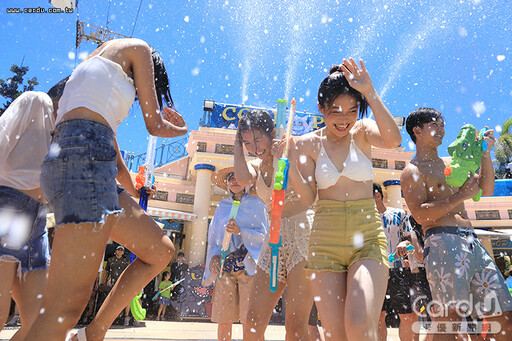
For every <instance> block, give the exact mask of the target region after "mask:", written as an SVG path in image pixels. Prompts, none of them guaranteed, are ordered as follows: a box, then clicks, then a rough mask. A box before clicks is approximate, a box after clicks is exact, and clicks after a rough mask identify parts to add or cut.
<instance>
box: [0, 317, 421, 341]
mask: <svg viewBox="0 0 512 341" xmlns="http://www.w3.org/2000/svg"><path fill="white" fill-rule="evenodd" d="M17 329H18V328H12V327H11V328H8V327H7V328H4V330H3V331H1V332H0V340H1V341H4V340H9V339H10V338H11V337H12V336H13V335H14V333H15V332H16V330H17ZM421 339H423V337H422V338H421ZM105 340H106V341H114V340H130V341H148V340H152V341H171V340H195V341H213V340H217V324H215V323H209V322H165V321H145V322H144V323H143V324H141V325H140V326H138V327H131V326H130V327H122V326H113V327H112V328H111V329H110V330H109V331H108V332H107V336H106V338H105ZM233 340H242V326H241V325H240V324H235V325H233ZM265 340H269V341H274V340H284V326H280V325H269V326H268V327H267V331H266V333H265ZM388 340H393V341H398V340H399V338H398V329H394V328H388Z"/></svg>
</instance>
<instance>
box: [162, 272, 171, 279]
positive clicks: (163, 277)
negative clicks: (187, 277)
mask: <svg viewBox="0 0 512 341" xmlns="http://www.w3.org/2000/svg"><path fill="white" fill-rule="evenodd" d="M167 275H170V273H169V271H164V272H162V279H165V277H167Z"/></svg>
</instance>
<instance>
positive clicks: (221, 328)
mask: <svg viewBox="0 0 512 341" xmlns="http://www.w3.org/2000/svg"><path fill="white" fill-rule="evenodd" d="M232 326H233V324H232V323H219V324H218V326H217V340H219V341H231V332H232V331H231V330H232Z"/></svg>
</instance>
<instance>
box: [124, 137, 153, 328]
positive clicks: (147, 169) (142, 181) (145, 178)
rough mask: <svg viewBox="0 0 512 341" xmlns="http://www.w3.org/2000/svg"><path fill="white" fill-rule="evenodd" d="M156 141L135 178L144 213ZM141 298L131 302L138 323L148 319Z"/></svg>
mask: <svg viewBox="0 0 512 341" xmlns="http://www.w3.org/2000/svg"><path fill="white" fill-rule="evenodd" d="M156 141H157V138H156V136H152V135H149V141H148V149H147V151H146V163H145V164H144V165H143V166H141V167H139V174H138V175H137V176H136V177H135V182H136V185H135V187H136V188H137V189H139V188H140V200H139V206H140V207H142V209H143V210H144V211H147V210H148V192H147V191H146V188H150V187H151V186H152V184H153V181H154V176H153V174H154V172H155V153H156ZM135 258H136V256H135V254H133V252H132V255H131V257H130V263H131V262H133V261H134V260H135ZM141 296H142V292H141V293H140V294H139V295H138V296H137V297H135V298H134V299H133V300H132V301H131V302H130V309H131V311H132V315H133V317H134V318H135V319H136V320H137V321H140V320H143V319H145V318H146V309H143V308H142V306H141V305H140V302H139V298H140V297H141ZM142 313H143V314H142ZM142 316H143V317H142ZM138 317H140V318H138Z"/></svg>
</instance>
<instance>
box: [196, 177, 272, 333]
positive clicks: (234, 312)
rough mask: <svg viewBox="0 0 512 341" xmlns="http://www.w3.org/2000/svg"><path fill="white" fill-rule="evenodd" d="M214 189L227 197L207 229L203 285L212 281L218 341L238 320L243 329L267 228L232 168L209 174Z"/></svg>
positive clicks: (258, 206) (262, 213)
mask: <svg viewBox="0 0 512 341" xmlns="http://www.w3.org/2000/svg"><path fill="white" fill-rule="evenodd" d="M212 177H213V182H214V183H216V184H217V186H219V187H221V188H223V189H226V187H227V188H228V189H229V192H230V194H231V196H230V197H229V198H226V199H223V200H221V201H220V202H219V205H218V206H217V209H216V210H215V215H214V216H213V219H212V221H211V224H210V227H209V230H208V252H207V256H206V264H207V267H206V268H205V272H204V277H203V278H204V279H203V286H208V285H210V284H211V281H212V279H214V280H215V290H214V292H213V308H212V321H213V322H217V323H218V324H219V326H218V329H217V336H218V339H219V340H223V341H229V340H231V335H232V334H231V329H232V325H233V323H236V322H238V321H240V322H241V323H242V325H243V328H244V330H245V329H246V328H247V311H248V309H249V293H250V290H251V283H252V281H253V275H254V272H255V270H256V262H257V261H258V257H259V254H260V251H261V247H262V244H263V239H264V238H265V234H266V233H267V229H268V218H267V213H266V211H265V205H264V204H263V202H262V201H261V200H260V199H258V198H257V197H255V196H252V195H250V194H248V193H246V191H245V189H244V188H243V187H242V186H240V184H239V183H238V182H237V179H236V177H235V173H234V172H233V168H232V167H230V168H224V169H221V170H220V171H218V172H217V173H214V174H213V176H212ZM234 200H237V201H239V202H240V206H239V207H238V213H237V215H236V217H235V219H230V212H231V207H232V206H233V201H234ZM226 231H227V232H230V233H232V235H231V241H230V244H229V249H228V255H227V256H226V259H225V261H224V266H223V269H222V276H221V277H220V278H217V276H218V275H219V274H220V272H221V268H220V262H221V249H222V242H223V240H224V234H225V233H226Z"/></svg>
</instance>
